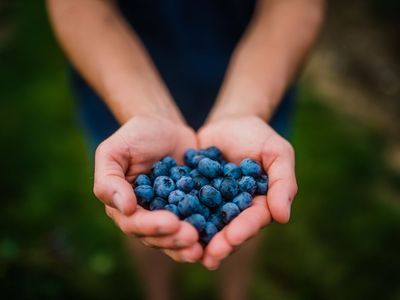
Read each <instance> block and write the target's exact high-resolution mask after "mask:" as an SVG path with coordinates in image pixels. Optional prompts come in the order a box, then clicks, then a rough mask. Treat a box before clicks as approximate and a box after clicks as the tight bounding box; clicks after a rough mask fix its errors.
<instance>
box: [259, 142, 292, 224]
mask: <svg viewBox="0 0 400 300" xmlns="http://www.w3.org/2000/svg"><path fill="white" fill-rule="evenodd" d="M266 149H267V151H263V157H262V158H263V167H264V168H265V169H266V171H267V173H268V176H269V190H268V193H267V202H268V207H269V209H270V211H271V214H272V217H273V219H274V220H276V221H277V222H279V223H287V222H288V221H289V218H290V209H291V205H292V202H293V199H294V197H295V195H296V193H297V182H296V174H295V162H294V151H293V148H292V147H291V146H290V144H289V143H285V144H284V145H283V146H282V147H281V149H279V151H278V152H277V153H275V154H273V155H271V153H268V148H266Z"/></svg>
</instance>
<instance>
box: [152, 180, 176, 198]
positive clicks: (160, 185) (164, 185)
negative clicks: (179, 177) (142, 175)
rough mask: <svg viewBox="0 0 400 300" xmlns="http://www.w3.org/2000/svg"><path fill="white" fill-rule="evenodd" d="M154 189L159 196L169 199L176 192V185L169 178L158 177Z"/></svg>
mask: <svg viewBox="0 0 400 300" xmlns="http://www.w3.org/2000/svg"><path fill="white" fill-rule="evenodd" d="M153 187H154V192H155V193H156V195H157V196H159V197H162V198H167V197H168V196H169V194H170V193H171V192H172V191H173V190H175V183H174V181H173V180H172V179H171V178H169V177H168V176H158V177H157V178H156V179H155V180H154V184H153Z"/></svg>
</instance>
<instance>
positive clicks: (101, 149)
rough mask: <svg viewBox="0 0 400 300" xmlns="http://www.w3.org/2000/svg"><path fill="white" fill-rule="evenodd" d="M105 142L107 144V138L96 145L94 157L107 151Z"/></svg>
mask: <svg viewBox="0 0 400 300" xmlns="http://www.w3.org/2000/svg"><path fill="white" fill-rule="evenodd" d="M107 144H108V142H107V140H104V141H102V142H101V143H100V144H99V145H98V146H97V148H96V152H95V157H96V158H97V157H99V156H101V155H102V154H104V153H106V152H107V148H108V146H107Z"/></svg>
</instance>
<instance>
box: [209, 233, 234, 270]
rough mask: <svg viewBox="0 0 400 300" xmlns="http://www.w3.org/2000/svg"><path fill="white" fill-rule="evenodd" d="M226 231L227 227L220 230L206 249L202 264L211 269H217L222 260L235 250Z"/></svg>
mask: <svg viewBox="0 0 400 300" xmlns="http://www.w3.org/2000/svg"><path fill="white" fill-rule="evenodd" d="M225 233H226V229H225V228H224V229H223V230H221V231H220V232H218V233H217V234H216V235H215V236H214V237H213V238H212V239H211V241H210V243H209V244H208V245H207V247H206V249H205V250H204V256H203V259H202V264H203V265H204V266H205V267H206V268H207V269H209V270H216V269H217V268H218V267H219V265H220V263H221V261H222V260H223V259H224V258H226V257H227V256H228V255H229V254H230V253H232V251H233V250H234V249H233V246H232V245H231V244H230V243H229V242H228V240H227V238H226V235H225Z"/></svg>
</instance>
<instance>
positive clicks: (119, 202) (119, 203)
mask: <svg viewBox="0 0 400 300" xmlns="http://www.w3.org/2000/svg"><path fill="white" fill-rule="evenodd" d="M113 203H114V205H115V207H116V208H117V209H118V210H119V211H120V212H121V213H124V199H123V198H122V196H121V195H120V194H119V193H115V194H114V196H113Z"/></svg>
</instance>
